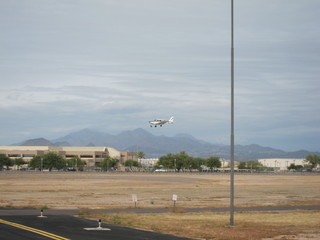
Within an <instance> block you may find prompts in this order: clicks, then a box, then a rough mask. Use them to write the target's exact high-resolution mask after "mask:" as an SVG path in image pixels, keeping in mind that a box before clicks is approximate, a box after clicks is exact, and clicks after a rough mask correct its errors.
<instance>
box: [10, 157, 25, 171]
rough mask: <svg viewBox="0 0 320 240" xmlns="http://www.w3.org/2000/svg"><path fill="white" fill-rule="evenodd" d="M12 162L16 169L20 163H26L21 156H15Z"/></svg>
mask: <svg viewBox="0 0 320 240" xmlns="http://www.w3.org/2000/svg"><path fill="white" fill-rule="evenodd" d="M13 162H14V165H16V166H18V169H19V168H20V166H21V165H23V164H26V162H25V161H24V160H23V158H15V159H14V161H13Z"/></svg>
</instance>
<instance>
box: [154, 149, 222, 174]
mask: <svg viewBox="0 0 320 240" xmlns="http://www.w3.org/2000/svg"><path fill="white" fill-rule="evenodd" d="M203 166H206V167H208V168H209V169H210V170H211V171H212V170H213V169H216V168H220V167H221V162H220V159H219V157H210V158H207V159H204V158H195V157H191V156H189V155H188V154H187V153H186V152H184V151H182V152H180V153H177V154H172V153H169V154H167V155H165V156H162V157H160V158H159V161H158V163H157V165H156V168H164V169H175V171H178V172H179V171H181V170H189V171H191V170H192V169H197V170H199V171H201V170H202V168H203Z"/></svg>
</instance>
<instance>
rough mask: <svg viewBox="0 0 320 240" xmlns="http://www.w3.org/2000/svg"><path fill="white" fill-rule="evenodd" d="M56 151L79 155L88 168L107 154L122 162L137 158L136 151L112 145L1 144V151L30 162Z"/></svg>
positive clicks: (65, 156) (64, 155)
mask: <svg viewBox="0 0 320 240" xmlns="http://www.w3.org/2000/svg"><path fill="white" fill-rule="evenodd" d="M48 152H55V153H57V154H59V155H61V156H63V157H64V158H65V159H70V158H73V157H79V158H80V159H81V160H84V161H85V162H86V167H87V168H88V169H90V168H93V167H95V165H96V163H99V162H101V161H103V159H104V158H105V157H107V156H109V157H111V158H115V159H118V160H119V162H120V163H121V164H123V163H125V162H126V161H127V160H129V159H130V160H137V154H136V153H135V152H120V151H118V150H116V149H114V148H112V147H53V146H0V153H1V154H5V155H6V156H8V157H10V158H12V159H14V158H22V159H23V160H25V161H26V162H29V161H30V160H31V159H32V158H33V157H35V156H42V155H44V154H46V153H48Z"/></svg>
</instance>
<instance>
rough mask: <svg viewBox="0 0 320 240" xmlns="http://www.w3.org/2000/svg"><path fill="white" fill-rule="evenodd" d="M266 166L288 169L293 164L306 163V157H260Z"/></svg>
mask: <svg viewBox="0 0 320 240" xmlns="http://www.w3.org/2000/svg"><path fill="white" fill-rule="evenodd" d="M258 162H259V163H261V164H262V165H263V166H264V167H270V168H274V169H275V170H287V169H288V167H289V166H290V165H291V164H294V165H302V166H304V165H306V164H307V163H306V161H305V159H302V158H265V159H258Z"/></svg>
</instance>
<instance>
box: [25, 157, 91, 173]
mask: <svg viewBox="0 0 320 240" xmlns="http://www.w3.org/2000/svg"><path fill="white" fill-rule="evenodd" d="M85 165H86V162H85V161H84V160H81V159H80V158H79V157H73V158H71V159H64V157H62V156H61V155H59V154H57V153H54V152H48V153H47V154H44V155H43V156H35V157H33V158H32V159H31V161H30V163H29V167H31V168H34V169H41V170H42V169H49V171H51V170H52V169H58V170H60V169H66V168H71V169H80V170H82V169H83V167H84V166H85Z"/></svg>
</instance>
